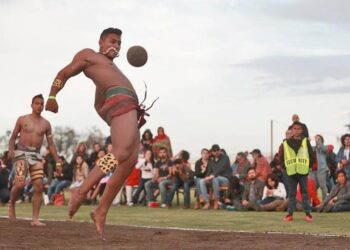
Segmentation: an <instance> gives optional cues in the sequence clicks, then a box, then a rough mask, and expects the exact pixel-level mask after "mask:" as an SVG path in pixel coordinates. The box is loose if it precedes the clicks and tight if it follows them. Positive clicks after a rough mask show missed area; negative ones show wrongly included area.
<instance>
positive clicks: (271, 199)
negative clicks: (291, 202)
mask: <svg viewBox="0 0 350 250" xmlns="http://www.w3.org/2000/svg"><path fill="white" fill-rule="evenodd" d="M286 198H287V192H286V189H285V187H284V185H283V183H282V182H279V181H278V178H277V176H276V175H274V174H269V175H268V176H267V180H266V183H265V187H264V191H263V196H262V201H261V203H260V204H261V207H262V209H263V210H264V211H281V210H283V209H285V207H284V206H283V204H284V203H285V204H286Z"/></svg>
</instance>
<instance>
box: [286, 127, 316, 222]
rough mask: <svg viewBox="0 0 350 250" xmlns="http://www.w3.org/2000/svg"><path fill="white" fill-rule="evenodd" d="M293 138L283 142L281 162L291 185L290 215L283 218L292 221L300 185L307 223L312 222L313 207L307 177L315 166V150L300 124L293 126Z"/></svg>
mask: <svg viewBox="0 0 350 250" xmlns="http://www.w3.org/2000/svg"><path fill="white" fill-rule="evenodd" d="M292 131H293V136H292V138H290V139H287V140H285V141H283V147H282V148H281V149H282V152H281V160H280V163H281V164H282V166H283V168H285V169H286V172H287V175H288V184H289V202H288V214H287V215H286V216H285V217H284V218H283V220H284V221H292V220H293V213H294V210H295V206H296V191H297V185H298V183H299V184H300V187H301V193H302V197H303V205H304V211H305V213H306V217H305V219H306V221H308V222H310V221H312V216H311V207H310V204H309V202H308V193H307V177H308V173H309V170H310V168H311V166H312V164H313V158H312V154H313V150H312V147H311V145H310V142H309V140H308V138H306V137H305V136H304V134H303V128H302V125H301V124H300V122H297V121H296V122H294V123H293V125H292Z"/></svg>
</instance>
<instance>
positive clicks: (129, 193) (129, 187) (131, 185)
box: [125, 168, 140, 207]
mask: <svg viewBox="0 0 350 250" xmlns="http://www.w3.org/2000/svg"><path fill="white" fill-rule="evenodd" d="M139 183H140V169H138V168H133V169H132V171H131V173H130V174H129V176H128V178H127V179H126V181H125V194H126V205H127V206H128V207H133V206H134V203H133V201H132V197H133V192H134V190H136V189H135V188H137V186H138V185H139Z"/></svg>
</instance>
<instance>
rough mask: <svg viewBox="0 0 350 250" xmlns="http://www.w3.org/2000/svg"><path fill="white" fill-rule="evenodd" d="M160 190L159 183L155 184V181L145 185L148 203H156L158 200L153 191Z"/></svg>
mask: <svg viewBox="0 0 350 250" xmlns="http://www.w3.org/2000/svg"><path fill="white" fill-rule="evenodd" d="M158 188H159V185H158V182H154V181H153V180H150V181H147V182H146V183H145V189H146V199H147V202H152V201H156V198H155V197H154V194H153V190H154V189H158Z"/></svg>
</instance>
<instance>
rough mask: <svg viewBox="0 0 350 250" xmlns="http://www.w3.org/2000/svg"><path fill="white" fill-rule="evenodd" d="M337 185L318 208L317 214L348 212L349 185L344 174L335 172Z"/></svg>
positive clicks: (343, 172) (349, 209)
mask: <svg viewBox="0 0 350 250" xmlns="http://www.w3.org/2000/svg"><path fill="white" fill-rule="evenodd" d="M336 177H337V184H336V185H334V186H333V188H332V190H331V192H330V194H329V195H328V196H327V198H326V199H325V200H324V201H323V202H322V204H321V205H320V206H319V207H318V211H319V212H343V211H350V183H348V181H347V176H346V172H345V171H344V170H339V171H338V172H337V175H336Z"/></svg>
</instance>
